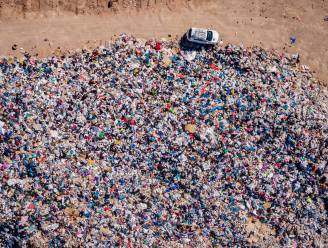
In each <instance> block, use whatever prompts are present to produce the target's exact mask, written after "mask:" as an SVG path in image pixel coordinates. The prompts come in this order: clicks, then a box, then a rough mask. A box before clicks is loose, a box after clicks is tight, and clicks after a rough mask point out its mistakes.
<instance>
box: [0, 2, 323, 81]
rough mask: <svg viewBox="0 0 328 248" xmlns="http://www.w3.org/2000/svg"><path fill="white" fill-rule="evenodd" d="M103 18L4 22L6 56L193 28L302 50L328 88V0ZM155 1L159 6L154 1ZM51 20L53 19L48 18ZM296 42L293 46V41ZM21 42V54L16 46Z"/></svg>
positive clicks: (204, 5)
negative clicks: (125, 36) (122, 34)
mask: <svg viewBox="0 0 328 248" xmlns="http://www.w3.org/2000/svg"><path fill="white" fill-rule="evenodd" d="M161 2H162V3H161V4H153V5H152V6H150V7H147V6H146V5H141V6H139V7H138V6H137V7H138V8H132V9H131V8H125V9H120V10H119V11H107V12H101V11H100V14H99V15H96V14H94V15H73V14H66V13H59V12H56V13H55V14H54V13H53V12H45V13H42V14H39V15H37V14H34V15H33V14H30V15H28V16H27V17H26V18H25V19H19V20H2V21H0V54H2V55H17V54H19V52H20V48H23V49H25V50H26V51H29V52H31V53H32V54H36V53H38V54H39V56H46V55H48V54H50V53H52V52H53V51H55V50H56V49H57V47H60V48H61V49H62V50H65V49H76V48H82V47H94V46H97V45H99V44H104V43H105V41H106V40H110V38H111V37H112V36H113V35H116V34H119V33H122V32H126V33H129V34H133V35H135V36H137V37H141V38H152V37H156V38H163V37H164V38H165V37H166V38H167V37H168V35H172V37H174V36H176V35H178V36H180V35H182V34H183V32H185V31H186V30H187V29H188V28H189V27H190V26H196V27H210V28H214V29H216V30H218V31H219V32H220V34H221V37H222V39H223V41H224V43H228V42H231V43H235V44H241V43H242V44H244V45H245V46H251V45H260V46H262V47H264V48H267V49H271V48H274V49H277V50H278V51H280V52H283V51H286V52H290V53H294V52H298V53H299V54H300V56H301V63H304V64H307V65H309V66H310V68H311V69H312V70H314V71H315V72H316V76H317V78H319V79H320V80H322V81H323V82H324V83H325V84H328V73H327V71H328V21H324V18H325V17H326V16H328V1H327V0H311V1H310V0H298V1H289V0H288V1H286V0H267V1H264V0H252V1H251V0H247V1H243V0H195V1H182V0H181V1H178V0H167V1H166V3H165V4H163V1H161ZM154 3H155V2H154ZM47 16H48V17H47ZM291 36H295V37H296V43H295V44H293V45H291V44H290V37H291ZM13 44H17V50H16V51H13V50H12V45H13Z"/></svg>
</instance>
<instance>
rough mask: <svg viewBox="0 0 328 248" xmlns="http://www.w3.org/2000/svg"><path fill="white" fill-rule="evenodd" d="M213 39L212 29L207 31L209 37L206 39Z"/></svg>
mask: <svg viewBox="0 0 328 248" xmlns="http://www.w3.org/2000/svg"><path fill="white" fill-rule="evenodd" d="M212 39H213V32H212V31H207V38H206V40H208V41H212Z"/></svg>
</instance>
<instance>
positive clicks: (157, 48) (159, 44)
mask: <svg viewBox="0 0 328 248" xmlns="http://www.w3.org/2000/svg"><path fill="white" fill-rule="evenodd" d="M155 50H156V51H159V50H161V43H159V42H156V46H155Z"/></svg>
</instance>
